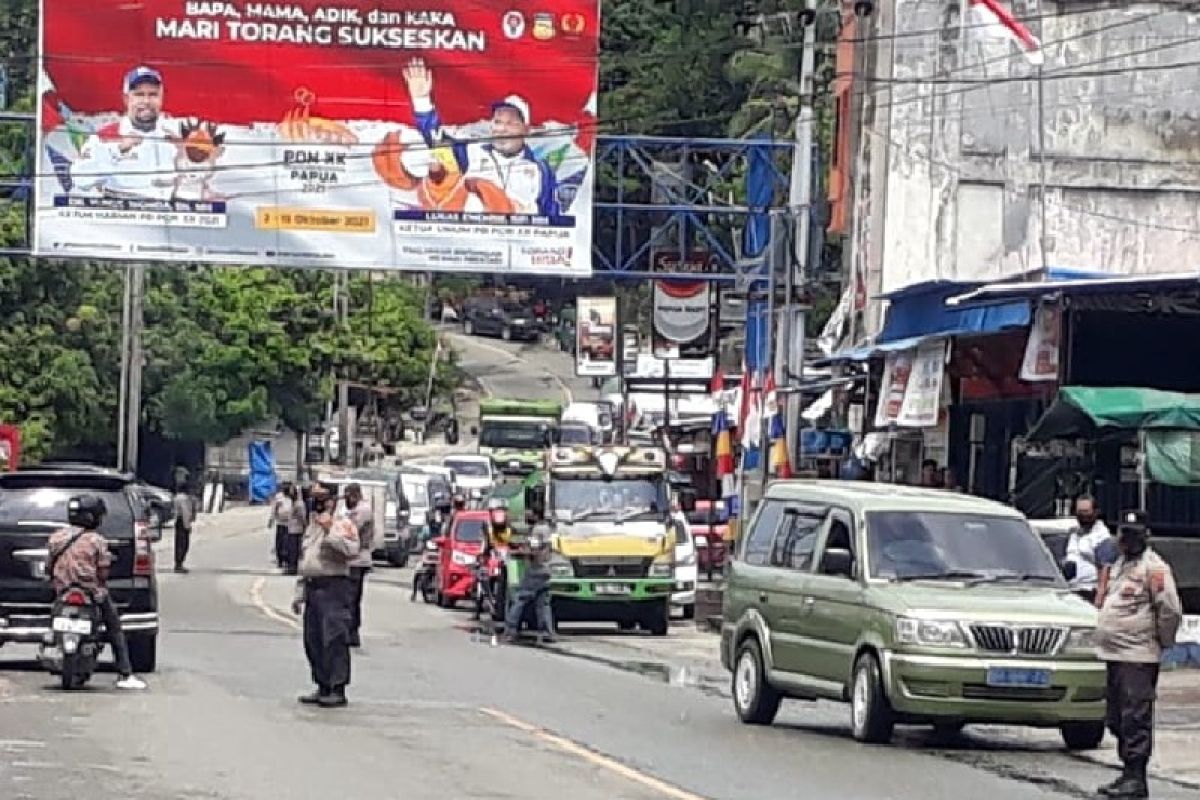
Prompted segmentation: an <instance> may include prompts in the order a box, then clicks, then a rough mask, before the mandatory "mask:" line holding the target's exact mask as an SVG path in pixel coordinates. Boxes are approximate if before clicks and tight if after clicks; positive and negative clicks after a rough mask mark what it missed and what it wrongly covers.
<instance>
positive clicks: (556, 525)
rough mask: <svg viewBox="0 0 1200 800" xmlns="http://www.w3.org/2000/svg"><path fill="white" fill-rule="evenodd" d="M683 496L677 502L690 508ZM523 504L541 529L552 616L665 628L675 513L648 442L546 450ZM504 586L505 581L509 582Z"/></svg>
mask: <svg viewBox="0 0 1200 800" xmlns="http://www.w3.org/2000/svg"><path fill="white" fill-rule="evenodd" d="M690 501H691V498H688V497H683V498H681V504H682V505H684V506H685V507H691V502H690ZM525 505H526V507H528V508H529V509H531V510H532V511H533V512H534V514H535V516H537V517H539V518H541V520H542V521H543V523H544V525H545V526H546V527H547V529H548V530H549V533H550V542H551V549H552V555H551V559H550V563H549V569H550V575H551V581H550V587H551V598H552V605H553V609H554V617H555V619H556V620H557V621H564V622H572V621H586V622H616V623H617V625H618V626H619V627H620V628H621V629H622V630H632V629H634V628H635V627H641V628H642V629H644V630H648V631H649V632H650V633H652V634H654V635H656V636H664V635H666V633H667V631H668V628H669V622H670V609H671V593H672V591H673V589H674V587H675V571H676V570H675V568H676V564H675V546H676V542H677V539H678V538H679V536H680V532H679V530H678V529H679V527H680V517H679V515H677V514H675V513H673V511H672V504H671V488H670V485H669V483H668V481H667V456H666V453H665V451H663V450H662V449H661V448H655V447H617V446H609V447H562V446H560V447H555V448H552V449H551V450H550V451H549V452H548V453H547V454H546V470H545V473H544V480H543V481H541V482H539V483H537V484H535V485H532V486H530V487H529V488H528V489H527V491H526V500H525ZM510 585H511V584H510Z"/></svg>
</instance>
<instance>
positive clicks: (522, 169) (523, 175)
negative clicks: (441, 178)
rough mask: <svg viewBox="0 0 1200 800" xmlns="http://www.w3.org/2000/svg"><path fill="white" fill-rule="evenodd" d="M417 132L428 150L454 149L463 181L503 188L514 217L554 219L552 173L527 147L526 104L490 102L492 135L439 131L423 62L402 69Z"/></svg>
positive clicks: (509, 100) (430, 83)
mask: <svg viewBox="0 0 1200 800" xmlns="http://www.w3.org/2000/svg"><path fill="white" fill-rule="evenodd" d="M404 82H405V83H406V84H407V85H408V93H409V96H410V97H411V98H412V104H413V112H414V114H415V115H416V122H417V128H418V129H419V130H420V131H421V135H422V136H423V137H424V138H425V142H426V144H427V145H428V146H430V147H433V146H435V145H437V144H441V143H449V144H451V145H452V146H453V149H454V157H455V159H456V160H457V161H458V167H459V169H460V170H461V171H462V173H463V175H464V176H465V177H467V178H475V179H482V180H486V181H490V182H491V183H493V184H495V185H496V186H498V187H500V188H501V189H503V190H504V193H505V194H506V195H507V196H508V198H509V199H510V200H511V201H512V202H513V205H514V206H515V208H516V210H517V212H518V213H521V214H540V215H543V216H557V215H558V213H559V210H558V200H557V197H556V192H555V188H556V186H555V184H556V181H555V176H554V170H553V169H551V168H550V165H549V164H547V163H546V162H545V161H544V160H542V159H541V158H538V156H537V155H536V154H535V153H534V152H533V150H532V149H531V148H530V147H529V145H528V143H527V137H528V136H529V130H530V111H529V103H527V102H526V101H525V100H524V99H523V98H521V97H518V96H516V95H509V96H508V97H505V98H504V99H503V100H499V101H497V102H495V103H493V104H492V119H491V136H490V137H486V138H485V139H484V141H469V139H470V138H471V137H469V136H460V135H459V132H458V131H455V130H453V129H449V128H446V129H444V128H443V127H442V121H441V118H440V117H439V116H438V113H437V109H436V108H435V107H434V105H433V73H432V72H430V71H429V68H428V67H427V66H425V62H424V61H422V60H421V59H414V60H413V61H411V62H410V63H409V65H408V66H407V67H405V68H404Z"/></svg>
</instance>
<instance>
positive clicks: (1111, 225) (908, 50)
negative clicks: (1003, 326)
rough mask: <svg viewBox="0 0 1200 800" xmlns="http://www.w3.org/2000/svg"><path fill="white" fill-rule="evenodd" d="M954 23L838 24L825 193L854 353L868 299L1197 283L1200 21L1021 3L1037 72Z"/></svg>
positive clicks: (929, 10)
mask: <svg viewBox="0 0 1200 800" xmlns="http://www.w3.org/2000/svg"><path fill="white" fill-rule="evenodd" d="M967 7H968V4H967V2H965V0H964V2H963V3H961V4H960V2H958V0H953V2H951V1H950V0H877V2H876V4H875V7H874V11H873V13H872V14H871V15H869V16H867V17H863V18H859V19H854V18H853V17H852V12H850V11H849V10H848V7H847V11H846V12H845V14H846V17H847V19H848V20H851V22H852V24H849V25H845V26H844V29H843V44H842V47H841V48H839V58H838V61H839V63H838V73H839V75H840V76H841V77H840V80H839V82H838V84H837V86H835V93H836V96H837V100H838V108H839V116H840V120H839V123H840V124H839V132H838V138H839V141H838V143H837V147H836V148H835V150H836V152H837V153H838V157H837V158H835V163H834V165H833V174H832V175H831V181H830V187H831V201H832V204H833V213H832V219H833V222H834V226H833V228H834V230H835V232H841V233H844V234H846V235H847V237H848V246H847V248H846V251H847V253H848V257H847V262H848V263H847V265H846V266H847V273H848V279H849V280H848V283H847V285H859V286H860V287H862V288H865V295H866V302H865V309H864V313H863V316H862V318H861V319H860V320H858V321H857V324H856V326H855V330H854V336H853V338H854V339H855V340H856V341H862V340H863V339H869V338H871V337H872V336H874V335H875V334H877V333H878V332H879V330H880V328H881V325H882V321H883V316H882V315H883V308H884V306H885V301H883V300H881V299H880V296H881V295H884V294H887V293H892V292H896V291H898V290H900V289H904V288H905V287H911V286H914V285H916V284H921V283H926V282H930V281H955V282H964V283H979V282H987V281H996V280H1003V279H1006V278H1012V277H1015V276H1018V275H1022V274H1026V273H1033V272H1035V271H1037V270H1044V269H1046V268H1066V269H1077V270H1083V271H1087V272H1090V273H1104V274H1112V275H1133V274H1153V273H1178V272H1185V271H1194V270H1196V269H1197V267H1196V266H1195V264H1196V255H1197V254H1198V253H1200V82H1198V81H1197V79H1196V76H1197V68H1198V66H1200V14H1197V13H1190V12H1187V11H1184V10H1180V8H1181V6H1180V4H1178V3H1131V4H1122V5H1119V6H1118V5H1115V4H1114V5H1105V4H1097V3H1090V2H1089V3H1082V2H1080V3H1073V2H1060V3H1037V2H1024V1H1023V0H1017V2H1016V3H1015V4H1011V5H1009V6H1008V7H1009V8H1010V9H1011V11H1012V13H1013V14H1014V16H1015V17H1017V18H1018V19H1019V20H1022V21H1023V22H1024V24H1025V25H1026V26H1027V27H1028V29H1029V30H1030V31H1031V32H1032V33H1033V34H1034V35H1036V36H1037V37H1038V38H1039V39H1040V41H1041V43H1042V48H1041V52H1042V54H1043V56H1044V64H1043V65H1042V66H1041V68H1040V70H1039V68H1038V67H1037V66H1035V65H1034V64H1033V63H1031V61H1030V59H1029V58H1028V57H1027V56H1026V53H1025V52H1024V51H1023V50H1022V49H1021V48H1020V47H1019V46H1018V45H1017V44H1016V43H1015V41H1014V40H1012V39H1011V38H1007V37H1004V36H996V35H995V33H996V32H995V31H994V30H993V29H989V28H987V27H985V26H983V25H982V24H980V20H979V19H977V18H976V17H975V16H974V14H973V13H971V12H967V16H966V22H965V24H963V23H962V21H961V16H960V15H961V14H962V10H963V9H964V8H967ZM855 39H857V40H858V41H857V43H856V44H853V45H852V44H851V40H855ZM839 161H840V162H842V163H838V162H839ZM846 162H849V163H846ZM1043 187H1044V188H1043ZM860 291H861V289H860Z"/></svg>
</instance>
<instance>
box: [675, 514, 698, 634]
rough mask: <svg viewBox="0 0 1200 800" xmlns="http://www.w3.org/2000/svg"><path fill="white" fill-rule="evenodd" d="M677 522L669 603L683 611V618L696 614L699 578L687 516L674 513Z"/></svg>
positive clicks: (694, 544) (689, 617)
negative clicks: (673, 588)
mask: <svg viewBox="0 0 1200 800" xmlns="http://www.w3.org/2000/svg"><path fill="white" fill-rule="evenodd" d="M674 516H675V521H676V522H678V523H679V531H680V534H679V537H678V540H677V541H676V542H675V591H673V592H672V593H671V605H672V606H674V607H675V608H679V609H681V610H682V611H683V617H684V619H692V618H693V617H694V616H695V615H696V583H697V582H698V581H699V580H700V568H699V566H698V565H697V562H696V540H695V539H693V538H692V528H691V526H690V525H688V521H687V517H686V516H685V515H684V514H683V513H681V512H676V513H675V515H674Z"/></svg>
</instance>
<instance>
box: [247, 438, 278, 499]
mask: <svg viewBox="0 0 1200 800" xmlns="http://www.w3.org/2000/svg"><path fill="white" fill-rule="evenodd" d="M274 494H275V454H274V453H273V452H271V443H270V442H251V443H250V502H251V503H264V502H266V501H268V500H270V499H271V497H272V496H274Z"/></svg>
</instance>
